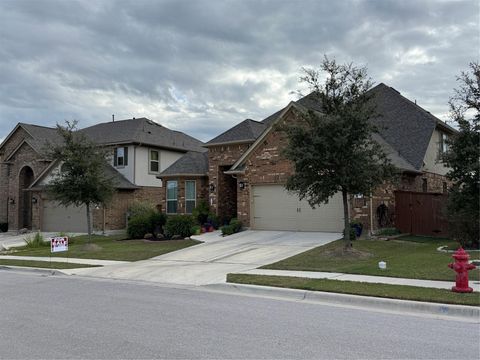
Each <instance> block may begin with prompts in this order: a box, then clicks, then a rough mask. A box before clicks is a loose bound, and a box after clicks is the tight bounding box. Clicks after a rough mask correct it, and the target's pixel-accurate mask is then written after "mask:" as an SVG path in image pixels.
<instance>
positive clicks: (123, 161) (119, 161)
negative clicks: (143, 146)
mask: <svg viewBox="0 0 480 360" xmlns="http://www.w3.org/2000/svg"><path fill="white" fill-rule="evenodd" d="M127 165H128V147H126V146H125V147H118V148H115V150H114V151H113V166H115V167H124V166H127Z"/></svg>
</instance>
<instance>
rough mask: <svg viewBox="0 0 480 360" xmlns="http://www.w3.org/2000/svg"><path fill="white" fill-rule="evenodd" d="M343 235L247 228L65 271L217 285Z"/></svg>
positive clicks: (107, 276)
mask: <svg viewBox="0 0 480 360" xmlns="http://www.w3.org/2000/svg"><path fill="white" fill-rule="evenodd" d="M341 236H342V235H341V234H338V233H325V232H290V231H254V230H247V231H243V232H240V233H237V234H234V235H230V236H227V237H222V236H221V235H220V233H219V232H218V231H217V232H214V233H207V234H204V235H201V236H197V237H195V239H197V240H200V241H203V242H204V243H203V244H200V245H196V246H192V247H189V248H186V249H182V250H179V251H175V252H172V253H168V254H164V255H160V256H157V257H154V258H152V259H148V260H143V261H137V262H133V263H128V264H118V265H110V266H105V267H102V268H84V269H72V270H67V271H64V272H67V273H70V274H76V275H82V276H93V277H102V278H112V279H124V280H142V281H152V282H158V283H168V284H181V285H207V284H216V283H223V282H225V280H226V275H227V274H228V273H231V272H240V271H247V270H251V269H255V268H257V267H259V266H263V265H267V264H270V263H273V262H276V261H279V260H282V259H285V258H287V257H290V256H293V255H296V254H299V253H301V252H304V251H307V250H309V249H312V248H314V247H317V246H320V245H325V244H327V243H329V242H331V241H334V240H337V239H339V238H341Z"/></svg>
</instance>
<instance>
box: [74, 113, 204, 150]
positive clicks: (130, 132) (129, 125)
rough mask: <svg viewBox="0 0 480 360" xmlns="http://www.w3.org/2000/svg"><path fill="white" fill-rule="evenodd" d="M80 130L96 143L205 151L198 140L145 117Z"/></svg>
mask: <svg viewBox="0 0 480 360" xmlns="http://www.w3.org/2000/svg"><path fill="white" fill-rule="evenodd" d="M80 132H81V133H83V134H85V135H86V136H87V137H89V138H90V139H92V140H93V141H95V142H96V143H98V144H125V143H139V144H144V145H150V146H158V147H162V148H168V149H175V150H181V151H200V152H203V151H206V150H205V149H204V148H203V147H202V145H203V143H202V142H201V141H200V140H197V139H195V138H193V137H191V136H189V135H187V134H185V133H183V132H180V131H174V130H170V129H168V128H166V127H164V126H162V125H160V124H157V123H156V122H153V121H151V120H149V119H146V118H139V119H128V120H120V121H115V122H108V123H101V124H97V125H93V126H90V127H87V128H84V129H81V130H80Z"/></svg>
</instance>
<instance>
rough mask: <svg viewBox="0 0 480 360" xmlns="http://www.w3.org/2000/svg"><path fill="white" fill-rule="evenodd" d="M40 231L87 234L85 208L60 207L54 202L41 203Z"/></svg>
mask: <svg viewBox="0 0 480 360" xmlns="http://www.w3.org/2000/svg"><path fill="white" fill-rule="evenodd" d="M42 223H43V224H42V231H65V232H83V233H84V232H87V229H88V227H87V210H86V208H85V206H78V207H77V206H68V207H65V206H61V205H59V204H58V203H57V202H55V201H48V200H47V201H45V202H44V203H43V219H42Z"/></svg>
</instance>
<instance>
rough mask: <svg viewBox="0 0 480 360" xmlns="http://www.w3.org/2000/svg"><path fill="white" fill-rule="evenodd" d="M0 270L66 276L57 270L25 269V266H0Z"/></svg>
mask: <svg viewBox="0 0 480 360" xmlns="http://www.w3.org/2000/svg"><path fill="white" fill-rule="evenodd" d="M0 270H6V271H18V272H29V273H35V274H45V275H65V276H66V275H67V274H65V273H63V272H62V271H60V270H58V269H45V268H36V267H26V266H14V265H0Z"/></svg>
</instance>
